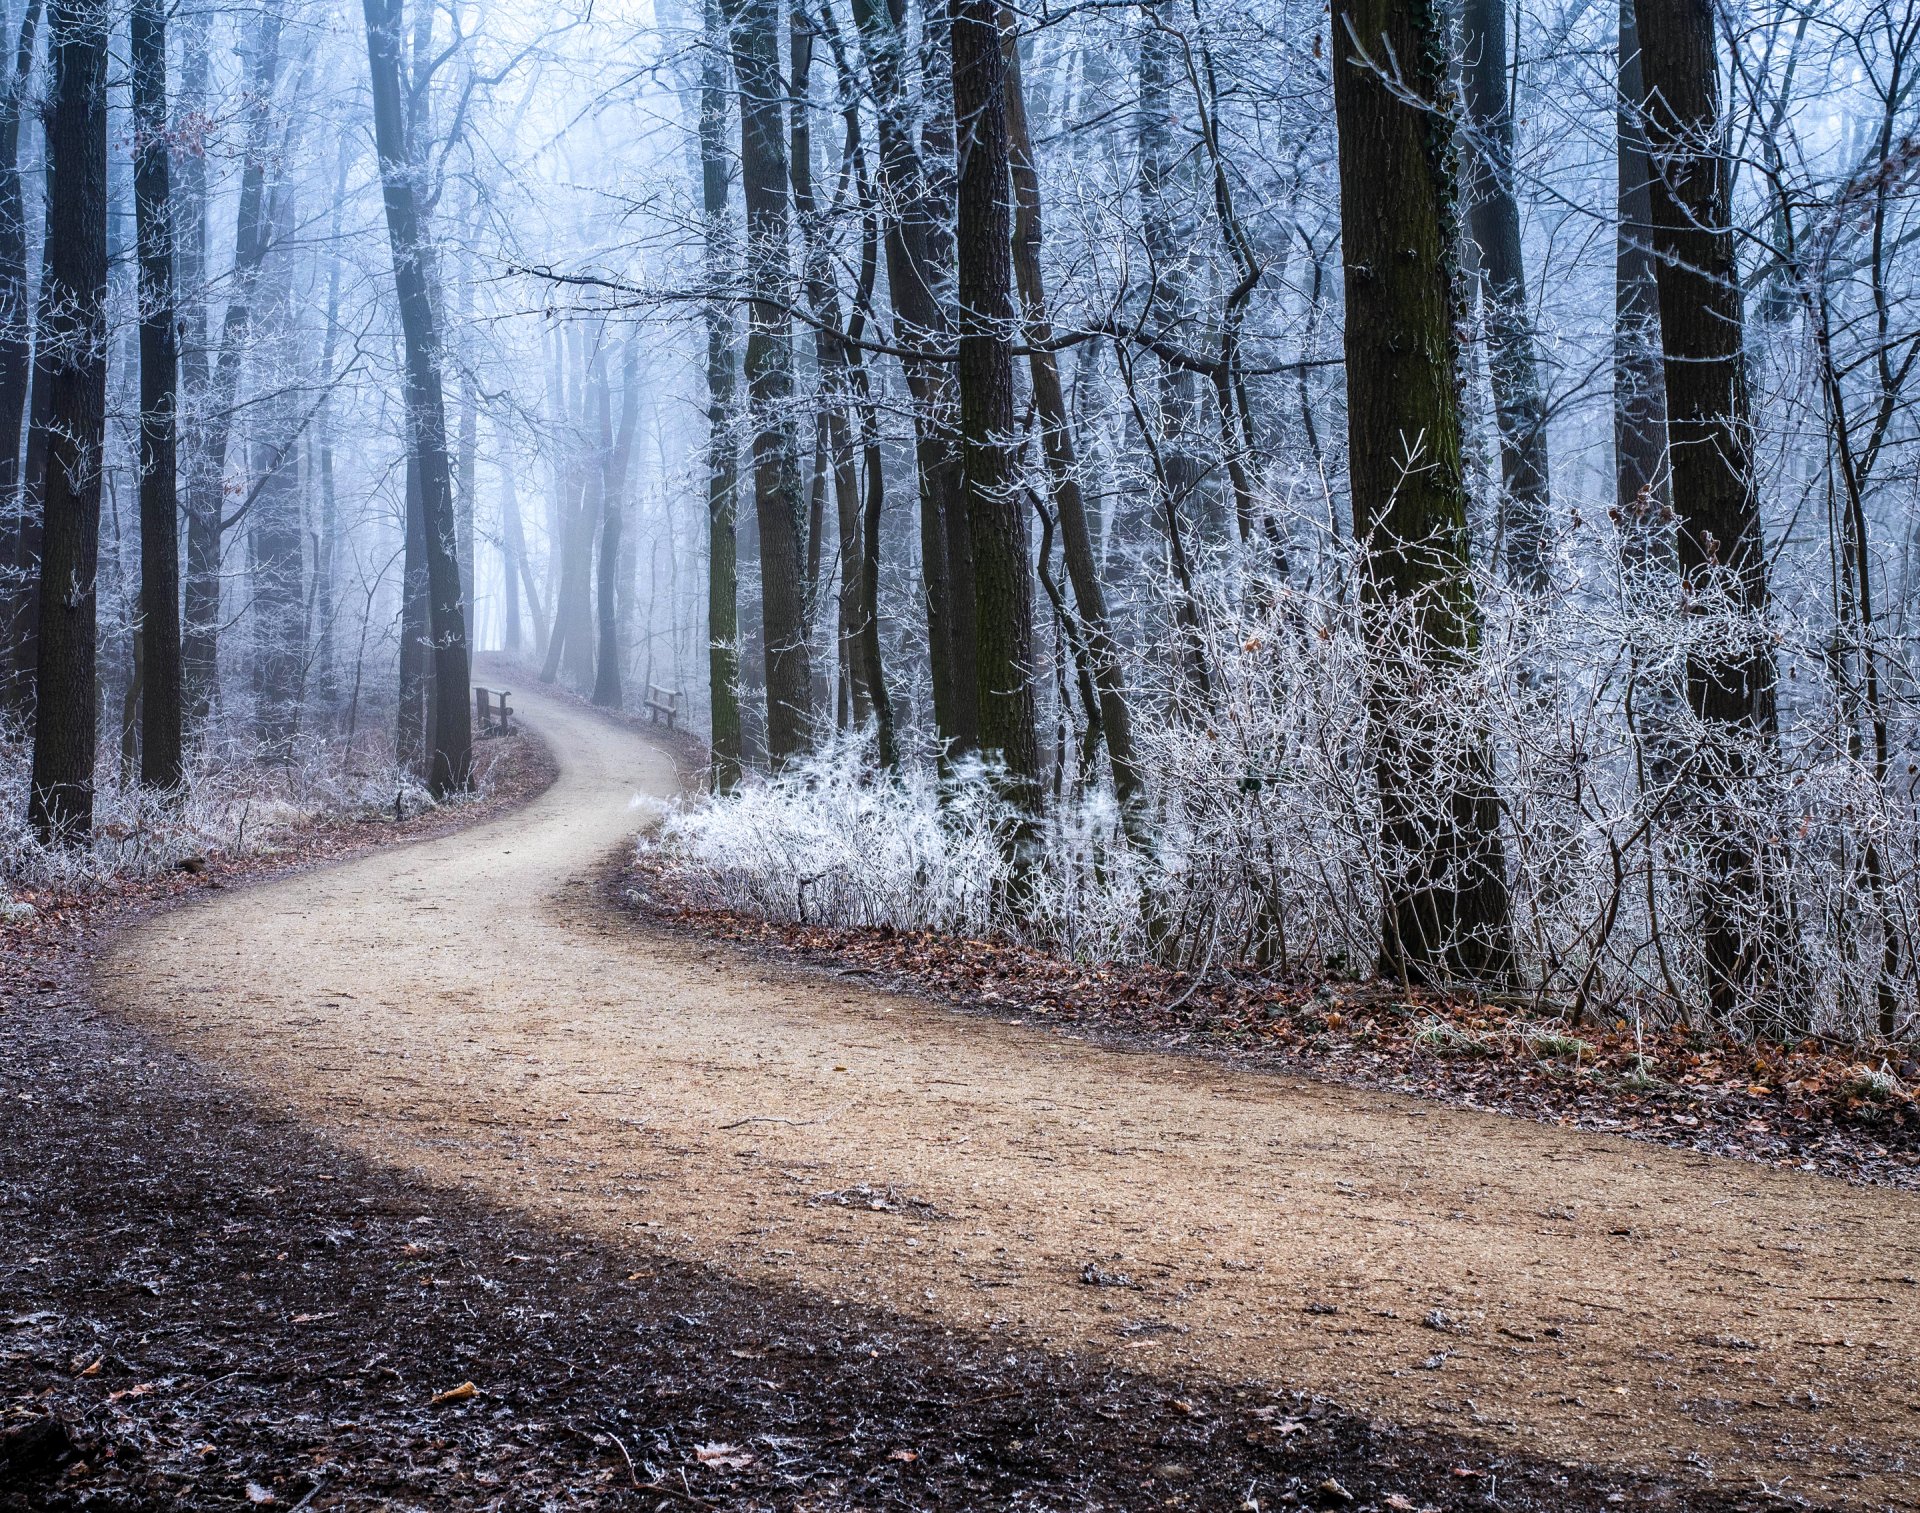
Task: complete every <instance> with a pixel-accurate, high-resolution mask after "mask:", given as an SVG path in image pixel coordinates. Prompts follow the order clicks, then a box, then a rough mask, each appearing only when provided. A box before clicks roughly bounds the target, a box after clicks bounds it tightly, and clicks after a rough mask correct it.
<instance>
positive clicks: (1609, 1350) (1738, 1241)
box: [99, 693, 1920, 1507]
mask: <svg viewBox="0 0 1920 1513" xmlns="http://www.w3.org/2000/svg"><path fill="white" fill-rule="evenodd" d="M515 697H516V703H518V704H519V705H520V706H521V708H522V709H523V711H524V714H525V718H526V719H527V721H528V722H529V724H531V725H532V727H533V728H534V729H535V730H537V731H538V732H539V733H540V734H541V735H542V736H543V737H545V739H546V740H547V741H548V742H549V743H550V744H551V746H552V748H553V751H554V753H555V756H556V757H557V758H558V763H559V768H560V777H559V780H558V782H556V783H555V785H554V786H553V787H552V789H550V790H549V791H548V792H547V793H546V794H545V795H543V796H542V797H541V798H539V799H537V800H535V801H534V802H533V803H532V804H530V805H528V806H527V807H526V808H524V809H522V810H519V811H517V812H515V813H513V814H510V815H508V816H506V817H504V818H501V819H497V820H494V821H492V822H490V823H487V824H484V825H481V826H478V827H476V828H473V829H470V830H466V831H462V832H460V833H457V834H452V835H447V836H444V837H441V838H439V839H435V840H429V841H426V842H423V843H420V844H417V845H411V846H405V847H398V848H394V849H390V850H385V851H380V852H376V853H374V854H371V855H368V856H365V857H363V858H361V859H359V860H356V861H353V862H350V863H347V864H345V865H342V866H339V867H335V868H331V869H328V870H323V871H316V872H312V873H308V874H304V875H300V876H295V877H290V878H287V879H284V880H281V881H277V882H271V883H267V884H264V885H261V886H258V887H252V888H247V889H240V890H235V891H233V892H230V893H227V894H224V895H220V896H216V897H214V898H212V899H210V900H208V901H206V902H204V903H200V904H197V905H195V906H193V907H190V908H186V909H182V910H179V911H176V912H173V913H170V914H166V915H164V916H161V917H159V918H156V919H154V920H153V921H151V922H149V923H147V924H144V925H142V926H140V927H139V928H137V929H135V930H133V931H131V932H129V933H128V934H127V935H126V936H124V937H123V938H122V939H120V940H119V941H118V942H117V943H116V944H115V945H114V947H113V948H112V949H111V950H110V951H109V952H108V953H107V955H106V957H105V958H104V960H103V962H102V964H101V968H100V977H99V985H100V987H101V990H102V995H103V997H104V998H106V999H107V1000H108V1001H110V1002H112V1003H114V1004H116V1005H117V1006H118V1007H119V1009H120V1010H121V1012H123V1013H125V1014H126V1015H128V1016H130V1017H131V1018H133V1019H135V1020H137V1021H138V1022H139V1023H141V1024H143V1025H145V1026H149V1027H152V1028H154V1029H157V1030H159V1031H161V1032H163V1033H165V1034H166V1035H168V1036H169V1037H172V1038H173V1039H174V1040H175V1041H176V1042H178V1043H181V1044H183V1045H185V1046H187V1047H189V1048H191V1049H192V1050H194V1051H195V1052H197V1053H198V1054H199V1055H201V1056H202V1057H204V1058H205V1059H207V1060H209V1061H212V1062H216V1063H219V1064H221V1065H223V1066H224V1067H226V1068H227V1069H228V1070H229V1071H230V1074H231V1075H232V1076H233V1077H235V1078H237V1079H240V1080H241V1081H242V1082H243V1083H244V1084H245V1085H247V1086H248V1087H249V1088H251V1089H252V1090H254V1091H255V1092H256V1093H257V1095H258V1096H259V1097H260V1098H262V1099H264V1100H267V1101H269V1102H277V1103H281V1104H284V1105H286V1106H288V1107H290V1108H291V1109H292V1110H293V1111H295V1112H296V1113H297V1114H298V1115H299V1116H301V1117H302V1118H304V1119H306V1120H308V1121H310V1122H312V1123H314V1124H316V1125H319V1126H321V1127H323V1128H326V1129H327V1130H329V1131H331V1132H332V1134H333V1135H334V1136H335V1137H336V1138H337V1139H338V1140H340V1141H341V1142H343V1143H344V1144H346V1145H348V1146H351V1147H352V1148H354V1149H355V1150H358V1151H361V1152H365V1153H368V1154H370V1155H372V1156H374V1157H376V1158H378V1159H380V1160H383V1161H386V1162H389V1163H392V1164H394V1165H396V1166H400V1167H405V1168H412V1169H417V1170H418V1171H420V1172H423V1173H424V1174H426V1175H427V1176H428V1177H429V1178H431V1179H433V1180H435V1181H439V1182H443V1183H447V1184H451V1185H454V1186H459V1187H466V1188H475V1189H480V1190H483V1191H485V1192H487V1193H489V1194H491V1195H493V1196H495V1197H497V1198H499V1199H502V1200H504V1201H507V1202H511V1203H513V1204H516V1205H519V1206H520V1207H522V1208H524V1209H527V1210H531V1211H533V1212H535V1213H537V1214H540V1215H543V1216H546V1217H549V1218H551V1219H552V1220H554V1221H556V1222H560V1223H564V1224H565V1225H566V1226H567V1227H569V1228H574V1229H593V1230H596V1231H599V1232H602V1233H604V1234H606V1235H610V1236H613V1237H615V1238H619V1239H624V1240H625V1241H626V1242H627V1243H630V1244H631V1245H632V1247H633V1249H634V1252H635V1254H636V1257H640V1256H643V1255H644V1254H646V1253H648V1252H654V1251H659V1250H663V1249H670V1250H676V1251H680V1252H682V1253H692V1254H696V1255H698V1256H700V1257H702V1258H704V1259H706V1260H708V1261H709V1262H711V1263H712V1264H714V1265H716V1266H719V1267H722V1268H725V1269H727V1270H729V1271H731V1272H733V1273H737V1274H739V1275H741V1276H744V1277H749V1278H752V1277H765V1278H771V1277H779V1278H782V1279H785V1280H789V1281H792V1282H794V1283H797V1284H798V1285H799V1286H801V1287H803V1288H808V1289H813V1290H815V1291H817V1292H819V1293H821V1294H824V1295H827V1296H831V1297H836V1298H844V1299H847V1300H856V1299H857V1300H863V1301H870V1302H872V1303H875V1304H878V1305H883V1306H885V1307H888V1308H892V1309H898V1310H905V1311H907V1312H910V1313H913V1314H919V1315H932V1316H935V1317H938V1318H940V1319H942V1320H944V1321H947V1322H949V1323H951V1324H952V1325H953V1326H954V1327H963V1328H966V1329H970V1330H978V1331H994V1330H1005V1331H1009V1332H1011V1333H1014V1334H1017V1335H1019V1336H1022V1337H1024V1338H1027V1339H1030V1340H1039V1341H1045V1342H1050V1343H1052V1344H1054V1345H1056V1346H1060V1347H1063V1348H1066V1347H1071V1348H1086V1347H1095V1348H1100V1349H1104V1350H1109V1351H1111V1352H1113V1353H1114V1354H1115V1356H1116V1357H1118V1358H1119V1359H1121V1360H1123V1361H1124V1362H1125V1363H1126V1364H1127V1365H1129V1366H1131V1367H1134V1368H1136V1369H1143V1370H1146V1371H1148V1372H1150V1373H1161V1374H1164V1375H1166V1376H1168V1377H1169V1378H1172V1377H1175V1376H1179V1377H1183V1378H1188V1379H1190V1378H1192V1377H1195V1376H1202V1377H1211V1378H1217V1379H1222V1380H1231V1381H1238V1382H1254V1383H1270V1384H1274V1385H1276V1386H1278V1385H1285V1386H1289V1387H1308V1388H1312V1389H1316V1390H1319V1391H1322V1392H1325V1393H1329V1394H1332V1395H1334V1396H1336V1397H1338V1398H1340V1399H1341V1400H1343V1401H1344V1402H1346V1403H1348V1404H1350V1405H1353V1406H1355V1407H1358V1408H1362V1409H1366V1410H1369V1411H1373V1412H1376V1413H1378V1414H1380V1415H1382V1416H1384V1417H1388V1418H1392V1419H1394V1420H1397V1421H1405V1422H1421V1423H1432V1424H1439V1425H1444V1426H1445V1427H1447V1428H1449V1429H1453V1430H1456V1431H1457V1430H1466V1431H1468V1432H1470V1433H1477V1434H1480V1435H1484V1436H1485V1437H1486V1438H1488V1439H1489V1440H1493V1441H1497V1442H1500V1443H1502V1444H1505V1445H1507V1446H1509V1447H1511V1448H1514V1449H1517V1450H1527V1451H1531V1452H1533V1453H1537V1454H1542V1455H1548V1456H1553V1457H1558V1458H1562V1459H1579V1460H1585V1461H1591V1462H1597V1463H1601V1464H1609V1463H1611V1464H1617V1465H1633V1466H1636V1467H1641V1468H1645V1469H1649V1470H1652V1471H1655V1472H1675V1473H1678V1474H1681V1475H1682V1476H1685V1475H1687V1474H1689V1473H1690V1472H1699V1473H1702V1474H1706V1473H1711V1474H1713V1475H1714V1476H1715V1477H1716V1478H1717V1479H1718V1480H1719V1482H1720V1483H1721V1484H1722V1485H1725V1484H1726V1482H1727V1481H1729V1480H1731V1481H1734V1482H1736V1483H1745V1484H1748V1485H1752V1484H1755V1483H1757V1482H1759V1481H1762V1480H1764V1481H1765V1482H1766V1483H1767V1484H1768V1485H1770V1486H1773V1487H1775V1488H1782V1489H1785V1490H1788V1491H1791V1492H1798V1493H1800V1494H1801V1495H1804V1496H1808V1497H1812V1498H1815V1499H1817V1500H1822V1501H1837V1502H1843V1503H1855V1502H1871V1503H1873V1504H1875V1505H1889V1504H1890V1505H1894V1506H1902V1507H1913V1506H1920V1501H1916V1491H1915V1488H1916V1487H1917V1486H1920V1473H1916V1472H1910V1471H1909V1469H1908V1463H1907V1459H1906V1457H1907V1456H1908V1454H1909V1447H1910V1446H1911V1445H1913V1443H1914V1441H1915V1429H1916V1427H1920V1327H1916V1326H1920V1285H1916V1277H1915V1273H1916V1272H1917V1271H1920V1204H1917V1203H1916V1200H1915V1199H1914V1198H1913V1197H1911V1196H1906V1195H1902V1194H1897V1193H1891V1192H1884V1191H1875V1190H1867V1189H1858V1188H1849V1187H1846V1186H1843V1185H1840V1184H1837V1183H1834V1182H1830V1181H1827V1180H1824V1179H1819V1178H1815V1177H1811V1176H1802V1175H1798V1174H1793V1173H1778V1172H1772V1171H1767V1170H1764V1169H1761V1168H1757V1167H1754V1166H1750V1165H1745V1164H1741V1163H1736V1162H1730V1161H1721V1160H1714V1159H1708V1158H1703V1157H1696V1156H1690V1155H1687V1154H1685V1153H1681V1152H1675V1151H1670V1150H1665V1149H1658V1148H1653V1147H1649V1146H1645V1145H1639V1144H1631V1143H1628V1142H1626V1141H1623V1140H1616V1139H1611V1138H1608V1137H1604V1136H1596V1135H1592V1134H1583V1133H1576V1132H1571V1131H1563V1130H1557V1129H1553V1128H1549V1127H1545V1126H1541V1125H1536V1124H1531V1123H1527V1122H1524V1121H1520V1120H1515V1119H1509V1118H1500V1117H1495V1116H1490V1115H1476V1114H1473V1113H1469V1112H1463V1111H1459V1110H1453V1109H1447V1108H1442V1107H1437V1106H1434V1105H1430V1104H1425V1103H1420V1102H1417V1101H1413V1100H1410V1099H1406V1098H1400V1097H1393V1096H1387V1095H1373V1094H1368V1093H1363V1092H1356V1091H1352V1090H1349V1089H1344V1088H1337V1087H1328V1086H1321V1085H1315V1084H1309V1083H1301V1082H1295V1081H1290V1080H1285V1079H1281V1078H1276V1077H1270V1076H1258V1075H1246V1074H1237V1073H1234V1072H1231V1071H1227V1070H1223V1069H1220V1068H1218V1067H1215V1066H1212V1065H1209V1064H1207V1063H1204V1062H1202V1061H1198V1060H1186V1059H1181V1058H1177V1057H1168V1056H1160V1055H1147V1054H1126V1053H1121V1052H1116V1051H1111V1050H1103V1049H1098V1048H1094V1047H1090V1046H1087V1045H1084V1044H1081V1043H1078V1042H1075V1041H1072V1040H1070V1039H1067V1038H1064V1037H1062V1036H1059V1035H1056V1034H1052V1033H1049V1032H1047V1031H1045V1030H1042V1029H1036V1028H1022V1027H1020V1026H1018V1025H1009V1024H996V1023H990V1022H983V1021H981V1020H978V1019H974V1018H967V1017H962V1016H958V1015H955V1014H953V1013H951V1012H948V1011H944V1010H942V1009H940V1008H938V1007H935V1006H931V1005H927V1004H924V1003H921V1002H918V1001H915V1000H912V999H909V998H903V997H897V996H892V995H887V994H882V993H877V992H872V991H867V990H863V989H860V988H857V987H848V986H842V985H840V984H839V983H837V982H833V981H830V980H824V979H823V978H821V977H820V976H818V975H802V974H798V973H791V972H786V971H783V970H780V969H776V968H772V967H768V966H765V965H762V964H758V963H755V962H753V961H751V960H748V959H746V958H744V957H742V956H741V955H739V954H737V953H735V952H732V951H730V950H727V949H725V948H720V947H714V946H708V945H702V944H690V943H687V942H684V941H680V940H674V939H668V938H663V937H659V936H656V935H653V934H649V933H647V932H645V931H639V930H636V929H635V928H634V927H633V926H632V924H631V923H630V922H628V921H625V920H623V919H620V918H617V917H615V916H614V915H613V914H612V913H611V911H607V910H604V909H602V908H601V907H600V906H599V905H598V904H597V902H596V900H595V896H594V885H593V883H592V881H591V875H592V873H593V871H594V869H595V868H596V866H597V864H599V863H601V862H602V861H603V860H604V859H605V858H606V857H607V856H608V855H609V854H610V853H611V852H613V851H614V850H615V849H616V848H617V847H619V846H620V845H621V844H622V843H623V841H625V840H626V838H627V837H628V836H629V835H630V834H631V832H632V831H633V830H634V829H635V827H636V826H637V824H639V823H640V822H641V820H642V819H643V818H644V816H645V814H646V812H647V810H648V809H649V807H650V806H651V804H652V803H653V802H655V801H657V800H659V799H660V798H662V797H664V796H666V795H669V794H671V793H673V792H674V791H675V790H676V787H677V779H676V775H675V770H674V766H673V764H672V762H671V761H670V760H669V758H668V757H667V756H666V755H664V754H663V753H661V752H660V751H658V750H656V749H655V748H653V747H652V746H649V745H648V744H646V743H645V742H644V741H643V740H641V739H640V738H639V737H637V736H636V735H635V734H633V733H632V732H630V731H628V730H625V729H622V728H619V727H616V726H614V725H611V724H609V723H607V722H605V721H603V720H601V719H599V718H598V717H596V716H595V715H593V714H591V713H590V712H588V711H585V710H583V709H581V708H579V707H578V706H575V705H571V704H567V703H563V702H560V701H558V700H554V699H550V698H545V697H540V696H538V695H530V694H526V693H517V694H516V696H515Z"/></svg>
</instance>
